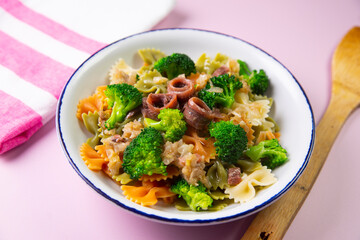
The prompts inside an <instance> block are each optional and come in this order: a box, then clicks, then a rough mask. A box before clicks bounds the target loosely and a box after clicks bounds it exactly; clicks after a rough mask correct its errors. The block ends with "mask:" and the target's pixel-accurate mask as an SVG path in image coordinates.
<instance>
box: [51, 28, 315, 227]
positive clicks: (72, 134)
mask: <svg viewBox="0 0 360 240" xmlns="http://www.w3.org/2000/svg"><path fill="white" fill-rule="evenodd" d="M141 48H158V49H160V50H162V51H163V52H165V53H167V54H171V53H174V52H180V53H185V54H187V55H189V56H190V57H191V58H192V59H193V60H194V61H196V60H197V58H198V57H199V56H200V55H201V54H202V53H207V54H208V55H209V56H211V57H214V56H215V55H216V54H217V53H223V54H226V55H228V56H230V57H232V58H234V59H242V60H244V61H246V62H247V63H248V65H249V66H250V68H251V69H264V70H265V72H266V73H267V75H268V76H269V79H270V82H271V86H270V91H269V92H270V94H269V96H270V97H272V98H273V99H274V105H273V107H272V112H271V116H272V117H273V118H274V119H275V121H276V122H277V123H278V124H279V126H280V128H281V144H282V146H283V147H284V148H285V149H287V151H288V155H289V159H290V160H289V161H288V162H287V163H286V164H284V165H283V166H281V167H279V168H277V169H276V170H274V171H273V172H274V174H275V175H276V177H277V178H278V182H276V183H275V184H274V185H272V186H270V187H269V188H266V189H264V190H261V191H259V192H258V193H257V195H256V197H255V198H254V199H253V200H251V201H250V202H248V203H245V204H233V205H230V206H228V207H226V208H225V209H223V210H221V211H217V212H188V211H184V212H183V211H178V210H176V209H175V208H174V207H169V206H168V205H161V204H158V205H156V206H155V207H151V208H150V207H142V206H140V205H138V204H135V203H133V202H131V201H129V200H127V199H125V197H124V195H123V194H122V192H121V189H120V187H119V186H118V185H117V184H115V183H114V182H113V181H112V180H111V179H109V178H108V177H107V176H105V175H104V174H103V173H96V172H93V171H91V170H89V169H88V168H87V166H86V165H85V164H84V162H83V160H82V159H81V157H80V155H79V148H80V146H81V144H82V143H83V142H85V141H86V139H87V138H88V137H90V135H89V134H88V133H87V131H86V129H85V128H84V127H83V126H82V124H81V123H80V122H79V121H78V120H77V118H76V117H75V114H76V110H77V103H78V102H79V100H80V99H83V98H85V97H87V96H89V95H91V94H93V92H94V91H95V89H96V87H97V86H99V85H103V84H107V75H108V71H109V69H110V67H111V66H112V65H113V64H114V62H115V61H116V60H117V59H119V58H123V59H125V61H126V62H127V63H128V64H130V65H133V66H134V65H138V58H137V57H136V52H137V50H138V49H141ZM57 130H58V134H59V139H60V142H61V144H62V146H63V149H64V151H65V154H66V155H67V157H68V159H69V161H70V163H71V164H72V166H73V168H74V169H75V170H76V171H77V172H78V174H79V175H80V176H81V177H82V178H83V179H84V180H85V181H86V182H87V183H88V184H89V185H90V186H91V187H92V188H94V189H95V190H96V191H97V192H99V193H100V194H102V195H103V196H104V197H106V198H107V199H109V200H111V201H113V202H114V203H116V204H118V205H120V206H122V207H124V208H126V209H128V210H130V211H132V212H135V213H139V214H140V215H142V216H145V217H149V218H151V219H155V220H163V221H165V222H170V223H189V224H190V223H191V224H193V223H217V222H223V221H227V220H233V219H237V218H239V217H243V216H246V215H248V214H251V213H253V212H255V211H258V210H260V209H262V208H264V207H265V206H267V205H268V204H270V203H272V202H273V201H275V200H276V199H277V198H279V197H280V196H281V195H282V194H283V193H284V192H285V191H286V190H287V189H289V188H290V187H291V186H292V184H293V183H294V182H295V181H296V179H297V178H298V177H299V175H300V174H301V173H302V171H303V169H304V168H305V166H306V164H307V161H308V158H309V156H310V154H311V150H312V145H313V138H314V120H313V114H312V110H311V106H310V104H309V101H308V99H307V97H306V95H305V93H304V92H303V90H302V88H301V87H300V85H299V83H298V82H297V81H296V79H295V78H294V77H293V75H292V74H291V73H290V72H289V71H288V70H287V69H286V68H285V67H284V66H283V65H282V64H280V63H279V62H278V61H277V60H276V59H274V58H273V57H272V56H270V55H269V54H267V53H266V52H264V51H262V50H261V49H259V48H257V47H255V46H253V45H251V44H249V43H247V42H245V41H243V40H240V39H237V38H234V37H231V36H227V35H223V34H219V33H214V32H209V31H202V30H194V29H165V30H155V31H149V32H145V33H140V34H136V35H133V36H130V37H127V38H125V39H122V40H119V41H117V42H115V43H113V44H110V45H108V46H107V47H105V48H103V49H102V50H100V51H98V52H97V53H95V54H94V55H93V56H91V57H90V58H89V59H88V60H86V61H85V62H84V63H83V64H82V65H81V66H80V67H79V68H78V69H77V70H76V72H75V73H74V74H73V76H72V77H71V78H70V80H69V81H68V83H67V84H66V86H65V88H64V91H63V93H62V95H61V96H60V99H59V104H58V110H57Z"/></svg>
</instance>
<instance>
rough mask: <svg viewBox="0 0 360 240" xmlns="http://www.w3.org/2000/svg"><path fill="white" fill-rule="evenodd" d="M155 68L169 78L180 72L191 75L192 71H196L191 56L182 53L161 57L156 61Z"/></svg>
mask: <svg viewBox="0 0 360 240" xmlns="http://www.w3.org/2000/svg"><path fill="white" fill-rule="evenodd" d="M154 69H156V70H157V71H158V72H159V73H161V75H162V76H164V77H167V78H168V79H169V80H171V79H173V78H175V77H177V76H179V75H180V74H185V76H189V75H190V74H191V73H196V68H195V63H194V61H193V60H192V59H191V58H190V57H189V56H187V55H185V54H182V53H173V54H172V55H170V56H166V57H163V58H160V59H159V60H158V61H157V62H155V64H154Z"/></svg>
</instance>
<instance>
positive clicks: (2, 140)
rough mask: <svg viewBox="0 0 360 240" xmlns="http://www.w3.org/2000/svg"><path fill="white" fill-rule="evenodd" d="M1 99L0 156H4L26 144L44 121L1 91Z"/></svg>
mask: <svg viewBox="0 0 360 240" xmlns="http://www.w3.org/2000/svg"><path fill="white" fill-rule="evenodd" d="M0 99H1V104H0V122H1V124H0V154H2V153H4V152H6V151H9V150H10V149H12V148H14V147H16V146H18V145H20V144H22V143H24V142H26V141H27V140H28V139H29V138H30V137H31V136H32V135H33V134H34V133H35V132H36V131H37V130H39V128H40V127H41V126H42V122H41V120H42V119H41V116H40V115H39V114H37V113H36V112H35V111H34V110H32V109H31V108H29V107H28V106H26V105H25V104H24V103H22V102H21V101H19V100H18V99H16V98H13V97H12V96H9V95H7V94H6V93H4V92H2V91H0ZM15 109H16V110H15Z"/></svg>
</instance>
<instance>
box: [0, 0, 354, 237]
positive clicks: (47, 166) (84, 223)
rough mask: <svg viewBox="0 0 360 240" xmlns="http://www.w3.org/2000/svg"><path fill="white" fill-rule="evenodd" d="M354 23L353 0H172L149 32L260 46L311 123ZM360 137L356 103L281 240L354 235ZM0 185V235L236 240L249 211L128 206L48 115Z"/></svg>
mask: <svg viewBox="0 0 360 240" xmlns="http://www.w3.org/2000/svg"><path fill="white" fill-rule="evenodd" d="M355 25H360V1H358V0H330V1H329V0H315V1H300V0H296V1H286V0H273V1H269V0H268V1H253V0H246V1H245V0H224V1H209V0H178V2H177V5H176V7H175V9H174V10H173V11H172V12H171V14H170V15H169V16H168V17H167V18H166V19H164V20H163V21H162V22H161V23H160V24H158V25H157V26H156V27H155V29H158V28H167V27H189V28H191V27H193V28H201V29H208V30H213V31H218V32H222V33H225V34H229V35H233V36H236V37H239V38H241V39H244V40H247V41H249V42H251V43H253V44H254V45H256V46H258V47H260V48H262V49H264V50H265V51H267V52H268V53H270V54H271V55H273V56H274V57H275V58H277V59H278V60H279V61H280V62H282V63H283V64H284V65H285V66H287V68H288V69H289V70H290V71H291V72H292V73H293V74H294V75H295V77H296V78H297V79H298V81H299V82H300V84H301V85H302V87H303V88H304V89H305V91H306V93H307V95H308V97H309V100H310V102H311V104H312V107H313V111H314V115H315V119H316V122H317V123H318V122H319V120H320V118H321V116H322V114H323V113H324V111H325V109H326V106H327V104H328V102H329V98H330V89H331V57H332V53H333V51H334V49H335V47H336V45H337V43H338V42H339V41H340V40H341V38H342V36H343V35H344V34H345V33H346V32H347V31H348V30H349V29H350V28H351V27H353V26H355ZM359 136H360V111H359V110H356V111H355V112H354V113H353V114H352V116H350V118H349V119H348V121H347V122H346V124H345V126H344V127H343V129H342V132H341V133H340V134H339V136H338V138H337V140H336V142H335V144H334V146H333V149H332V151H331V152H330V154H329V157H328V159H327V161H326V164H325V166H324V167H323V170H322V172H321V173H320V176H319V178H318V179H317V182H316V183H315V185H314V187H313V189H312V191H311V193H310V194H309V197H308V198H307V200H306V202H305V203H304V205H303V207H302V208H301V210H300V211H299V213H298V215H297V216H296V218H295V220H294V221H293V223H292V225H291V226H290V228H289V230H288V232H287V234H286V235H285V238H284V239H286V240H289V239H291V240H298V239H299V240H300V239H301V240H302V239H318V240H319V239H320V240H321V239H326V240H333V239H334V240H335V239H360V228H359V226H360V221H359V220H358V216H359V214H360V207H359V200H360V187H359V183H360V174H359V169H360V157H359V154H358V148H359ZM0 189H1V194H0V239H88V240H90V239H98V238H99V239H129V240H130V239H157V240H162V239H174V240H177V239H179V240H180V239H188V240H191V239H240V238H241V236H242V234H243V233H244V231H245V230H246V227H247V226H248V224H249V222H250V220H251V218H252V217H248V218H245V219H242V220H237V221H234V222H230V223H226V224H220V225H214V226H210V227H209V226H208V227H207V226H201V227H182V226H173V225H165V224H162V223H156V222H151V221H148V220H146V219H143V218H140V217H138V216H135V215H133V214H132V213H129V212H127V211H125V210H123V209H121V208H120V207H118V206H116V205H115V204H113V203H112V202H110V201H108V200H106V199H104V198H103V197H102V196H100V195H98V194H97V193H96V192H95V191H94V190H92V189H91V188H90V187H89V186H88V185H87V184H86V183H85V182H84V181H83V180H82V179H81V178H80V177H79V176H78V175H77V174H76V173H75V171H74V170H73V169H72V167H71V166H70V164H69V163H68V162H67V159H66V158H65V156H64V154H63V152H62V149H61V147H60V144H59V143H58V139H57V135H56V131H55V121H54V119H53V120H52V121H50V123H48V124H46V125H45V126H44V127H43V128H42V129H41V130H40V131H39V132H37V133H36V134H35V135H34V136H33V137H32V138H31V139H30V140H29V141H28V142H27V143H25V144H23V145H22V146H20V147H18V148H16V149H14V150H12V151H10V152H8V153H6V154H4V155H2V156H0Z"/></svg>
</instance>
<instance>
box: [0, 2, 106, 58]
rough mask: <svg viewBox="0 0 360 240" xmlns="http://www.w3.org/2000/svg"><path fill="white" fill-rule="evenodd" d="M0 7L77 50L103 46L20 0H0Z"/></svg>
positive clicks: (95, 49)
mask: <svg viewBox="0 0 360 240" xmlns="http://www.w3.org/2000/svg"><path fill="white" fill-rule="evenodd" d="M0 7H2V8H3V9H4V10H6V11H7V12H8V13H10V14H11V15H13V16H14V17H16V18H17V19H19V20H21V21H23V22H25V23H27V24H29V25H30V26H32V27H34V28H36V29H38V30H40V31H42V32H44V33H46V34H47V35H49V36H51V37H53V38H55V39H56V40H58V41H60V42H63V43H65V44H67V45H69V46H71V47H74V48H76V49H78V50H81V51H84V52H87V53H90V54H92V53H94V52H96V51H97V50H99V49H100V48H102V47H104V46H105V44H103V43H100V42H97V41H95V40H92V39H90V38H87V37H85V36H82V35H80V34H78V33H76V32H74V31H72V30H70V29H68V28H66V27H65V26H63V25H61V24H59V23H57V22H55V21H53V20H51V19H49V18H47V17H46V16H44V15H42V14H40V13H37V12H35V11H34V10H32V9H30V8H28V7H27V6H25V5H24V4H22V3H21V2H20V1H17V0H0Z"/></svg>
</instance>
